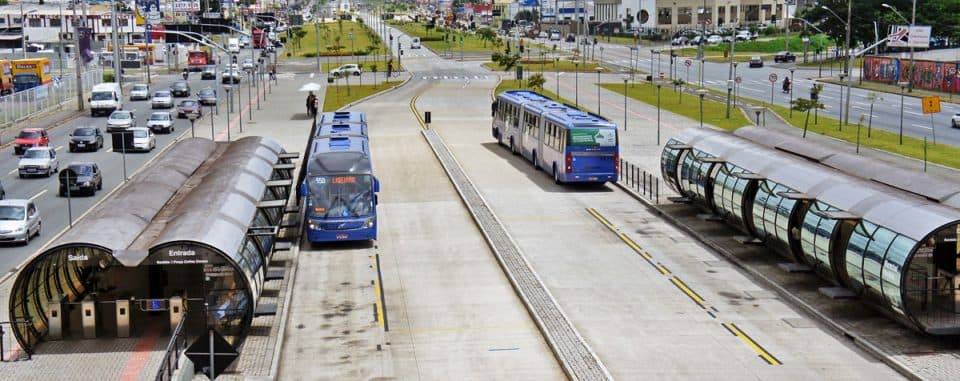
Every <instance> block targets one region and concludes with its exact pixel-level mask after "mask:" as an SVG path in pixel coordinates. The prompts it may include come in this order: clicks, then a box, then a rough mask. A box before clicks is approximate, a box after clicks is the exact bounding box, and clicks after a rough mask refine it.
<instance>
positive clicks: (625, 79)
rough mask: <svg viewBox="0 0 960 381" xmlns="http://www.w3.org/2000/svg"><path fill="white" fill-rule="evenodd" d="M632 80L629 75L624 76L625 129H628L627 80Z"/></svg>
mask: <svg viewBox="0 0 960 381" xmlns="http://www.w3.org/2000/svg"><path fill="white" fill-rule="evenodd" d="M629 80H630V77H629V76H626V75H624V76H623V130H624V131H626V130H627V81H629Z"/></svg>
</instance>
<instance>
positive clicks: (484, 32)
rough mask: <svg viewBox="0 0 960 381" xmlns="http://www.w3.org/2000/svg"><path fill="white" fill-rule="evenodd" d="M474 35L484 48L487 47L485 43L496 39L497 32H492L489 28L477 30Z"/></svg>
mask: <svg viewBox="0 0 960 381" xmlns="http://www.w3.org/2000/svg"><path fill="white" fill-rule="evenodd" d="M476 35H477V38H479V39H480V41H482V42H483V47H484V48H486V47H487V41H491V42H492V41H493V40H495V39H497V32H494V31H493V29H490V28H481V29H477V32H476Z"/></svg>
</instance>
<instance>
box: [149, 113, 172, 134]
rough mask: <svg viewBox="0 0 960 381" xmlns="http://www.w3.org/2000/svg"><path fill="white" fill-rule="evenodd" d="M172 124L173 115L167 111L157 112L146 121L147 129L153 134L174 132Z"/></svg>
mask: <svg viewBox="0 0 960 381" xmlns="http://www.w3.org/2000/svg"><path fill="white" fill-rule="evenodd" d="M174 122H175V120H174V119H173V115H172V114H170V112H169V111H158V112H155V113H153V114H150V118H148V119H147V128H149V129H150V131H154V132H165V133H168V132H171V131H173V130H174V127H173V123H174Z"/></svg>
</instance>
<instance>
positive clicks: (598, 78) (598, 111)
mask: <svg viewBox="0 0 960 381" xmlns="http://www.w3.org/2000/svg"><path fill="white" fill-rule="evenodd" d="M596 70H597V114H598V115H599V114H600V72H601V71H603V68H602V67H600V66H597V68H596Z"/></svg>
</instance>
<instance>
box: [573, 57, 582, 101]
mask: <svg viewBox="0 0 960 381" xmlns="http://www.w3.org/2000/svg"><path fill="white" fill-rule="evenodd" d="M573 69H574V70H573V104H574V105H576V106H577V107H578V108H579V107H580V62H579V61H574V62H573Z"/></svg>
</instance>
